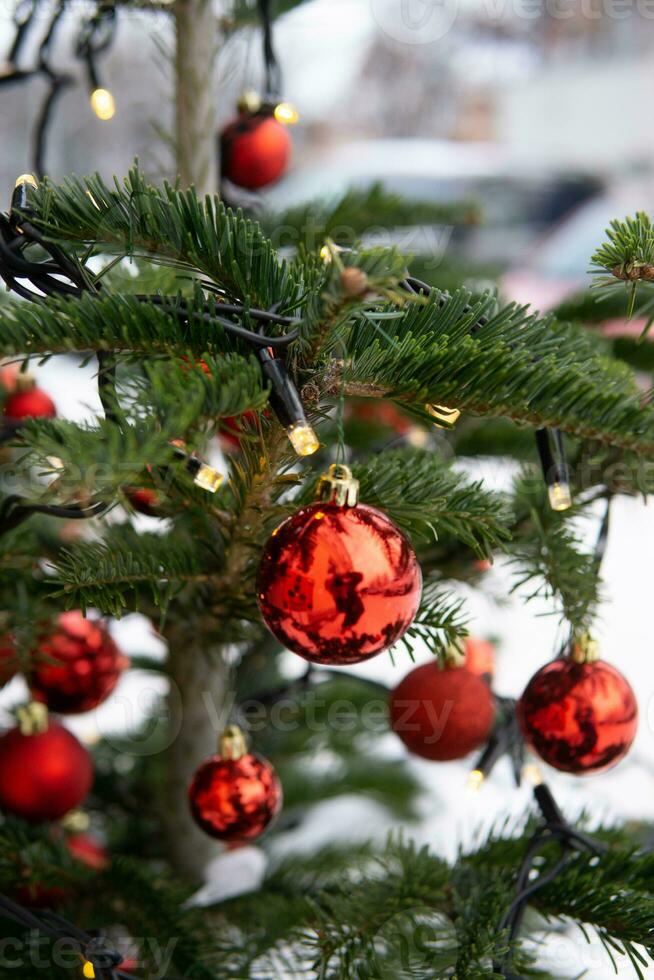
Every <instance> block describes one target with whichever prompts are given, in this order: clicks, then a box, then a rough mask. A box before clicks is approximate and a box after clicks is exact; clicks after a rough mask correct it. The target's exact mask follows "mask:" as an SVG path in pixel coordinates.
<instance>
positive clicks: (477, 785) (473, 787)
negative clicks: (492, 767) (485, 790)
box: [466, 769, 486, 793]
mask: <svg viewBox="0 0 654 980" xmlns="http://www.w3.org/2000/svg"><path fill="white" fill-rule="evenodd" d="M485 779H486V776H485V775H484V773H483V772H482V771H481V769H473V770H472V772H471V773H470V775H469V776H468V779H467V781H466V789H467V791H468V792H469V793H478V792H479V790H480V789H481V787H482V786H483V784H484V780H485Z"/></svg>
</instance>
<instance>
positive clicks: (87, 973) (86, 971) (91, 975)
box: [82, 960, 95, 980]
mask: <svg viewBox="0 0 654 980" xmlns="http://www.w3.org/2000/svg"><path fill="white" fill-rule="evenodd" d="M82 976H83V977H86V978H87V980H95V970H94V968H93V964H92V963H91V961H90V960H86V962H85V963H84V966H83V967H82Z"/></svg>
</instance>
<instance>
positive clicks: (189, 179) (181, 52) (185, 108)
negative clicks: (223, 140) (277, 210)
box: [174, 0, 218, 196]
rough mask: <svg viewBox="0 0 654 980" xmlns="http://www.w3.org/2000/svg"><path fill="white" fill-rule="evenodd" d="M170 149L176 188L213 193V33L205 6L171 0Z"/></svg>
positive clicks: (207, 2)
mask: <svg viewBox="0 0 654 980" xmlns="http://www.w3.org/2000/svg"><path fill="white" fill-rule="evenodd" d="M174 12H175V33H176V50H175V144H176V152H177V172H178V174H179V177H180V179H181V182H182V187H184V188H186V187H190V186H191V184H194V185H195V189H196V190H197V192H198V194H199V195H201V196H202V195H204V194H215V193H217V191H218V166H217V151H216V111H215V104H214V84H213V83H214V70H213V69H214V59H215V54H216V50H217V33H218V27H217V22H216V17H215V14H214V12H213V10H212V4H211V0H175V6H174Z"/></svg>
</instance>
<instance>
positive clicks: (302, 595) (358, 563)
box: [257, 465, 422, 664]
mask: <svg viewBox="0 0 654 980" xmlns="http://www.w3.org/2000/svg"><path fill="white" fill-rule="evenodd" d="M357 489H358V483H357V481H356V480H353V478H352V474H351V473H350V471H349V469H348V468H347V467H346V466H337V465H335V466H332V467H330V472H329V474H328V475H327V476H324V477H322V479H321V480H320V483H319V485H318V492H319V494H320V496H322V497H323V499H322V500H321V502H320V503H315V504H311V505H310V506H308V507H303V508H302V510H300V511H298V513H297V514H294V515H293V517H289V518H288V519H287V520H286V521H284V522H283V523H282V524H280V526H279V527H278V528H277V529H276V530H275V531H273V533H272V535H271V537H270V538H269V540H268V542H267V544H266V546H265V548H264V550H263V554H262V557H261V564H260V566H259V575H258V579H257V596H258V601H259V608H260V610H261V614H262V616H263V618H264V620H265V623H266V625H267V626H268V628H269V629H270V630H271V631H272V632H273V633H274V634H275V636H276V637H277V639H278V640H280V641H281V642H282V643H283V644H284V646H286V647H288V649H289V650H292V651H293V652H294V653H298V654H299V655H300V656H301V657H304V658H305V660H310V661H312V663H317V664H355V663H359V662H360V661H361V660H368V658H369V657H374V656H375V654H377V653H380V652H381V651H382V650H385V649H386V648H387V647H390V646H392V644H393V643H395V642H396V641H397V640H399V639H400V637H401V636H403V635H404V633H405V632H406V630H407V629H408V628H409V626H410V625H411V623H412V622H413V619H414V617H415V615H416V612H417V611H418V606H419V604H420V596H421V590H422V574H421V571H420V566H419V565H418V562H417V560H416V556H415V554H414V551H413V548H412V547H411V545H410V544H409V542H408V540H407V539H406V538H405V537H404V535H403V534H402V532H401V531H400V530H398V528H397V527H396V526H395V525H394V524H393V523H392V522H391V521H390V520H389V519H388V517H386V516H385V514H382V513H381V512H380V511H378V510H375V509H374V508H373V507H367V506H366V505H365V504H357V503H356V493H357ZM348 494H349V496H348Z"/></svg>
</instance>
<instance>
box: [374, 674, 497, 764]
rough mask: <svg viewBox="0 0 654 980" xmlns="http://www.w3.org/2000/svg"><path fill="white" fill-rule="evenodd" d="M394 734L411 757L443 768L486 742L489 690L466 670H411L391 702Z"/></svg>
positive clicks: (491, 717)
mask: <svg viewBox="0 0 654 980" xmlns="http://www.w3.org/2000/svg"><path fill="white" fill-rule="evenodd" d="M389 707H390V719H391V726H392V728H393V731H394V732H395V733H396V735H398V736H399V737H400V738H401V739H402V741H403V742H404V744H405V745H406V747H407V748H408V749H409V751H410V752H413V753H414V755H420V756H422V757H423V758H424V759H433V760H435V761H438V762H445V761H448V760H450V759H462V758H463V757H464V756H466V755H468V753H469V752H472V751H473V749H477V748H479V746H480V745H483V743H484V742H486V741H487V739H488V737H489V735H490V734H491V731H492V728H493V724H494V721H495V700H494V698H493V695H492V694H491V692H490V689H489V687H488V684H486V682H485V681H483V680H482V679H481V677H477V675H476V674H471V673H470V671H468V670H466V669H465V667H444V668H443V667H439V666H438V664H437V663H435V662H430V663H427V664H423V665H422V667H416V668H415V670H412V671H411V673H410V674H407V676H406V677H405V678H404V680H403V681H401V682H400V684H398V686H397V687H396V688H395V690H394V691H393V692H392V694H391V697H390V706H389Z"/></svg>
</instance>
